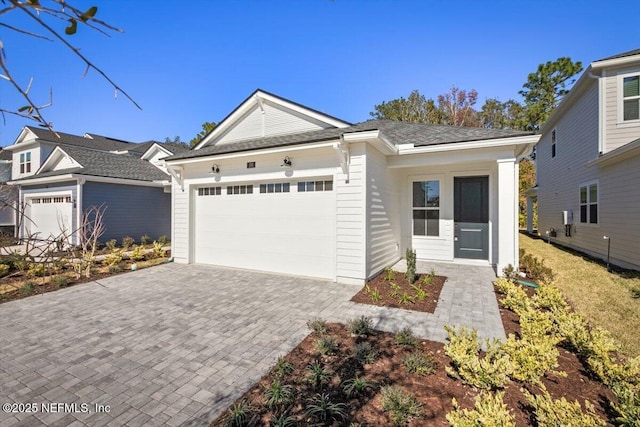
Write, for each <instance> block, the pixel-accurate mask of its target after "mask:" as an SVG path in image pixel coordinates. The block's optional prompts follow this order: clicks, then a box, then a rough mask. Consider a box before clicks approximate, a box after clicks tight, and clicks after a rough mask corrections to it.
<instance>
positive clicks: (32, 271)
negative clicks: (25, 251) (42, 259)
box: [27, 262, 44, 277]
mask: <svg viewBox="0 0 640 427" xmlns="http://www.w3.org/2000/svg"><path fill="white" fill-rule="evenodd" d="M27 276H28V277H42V276H44V264H41V263H35V262H34V263H31V265H29V268H28V269H27Z"/></svg>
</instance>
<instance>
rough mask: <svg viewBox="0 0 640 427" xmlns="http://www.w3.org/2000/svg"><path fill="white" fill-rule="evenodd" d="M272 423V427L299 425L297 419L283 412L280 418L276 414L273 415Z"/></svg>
mask: <svg viewBox="0 0 640 427" xmlns="http://www.w3.org/2000/svg"><path fill="white" fill-rule="evenodd" d="M270 423H271V424H270V426H271V427H292V426H295V425H297V424H298V420H297V419H296V417H292V416H290V415H289V414H288V413H287V412H283V413H282V414H280V415H278V416H276V415H275V414H274V415H272V416H271V420H270Z"/></svg>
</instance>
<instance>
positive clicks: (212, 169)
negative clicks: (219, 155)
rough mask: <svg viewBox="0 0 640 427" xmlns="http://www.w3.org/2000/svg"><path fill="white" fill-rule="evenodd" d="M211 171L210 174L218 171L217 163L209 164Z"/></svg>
mask: <svg viewBox="0 0 640 427" xmlns="http://www.w3.org/2000/svg"><path fill="white" fill-rule="evenodd" d="M211 173H212V174H214V173H220V166H218V165H213V166H211Z"/></svg>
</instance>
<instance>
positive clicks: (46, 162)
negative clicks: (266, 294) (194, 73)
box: [5, 126, 187, 244]
mask: <svg viewBox="0 0 640 427" xmlns="http://www.w3.org/2000/svg"><path fill="white" fill-rule="evenodd" d="M5 150H9V151H11V152H12V153H13V161H12V180H11V181H10V182H9V184H11V185H15V186H17V187H18V188H19V197H18V199H19V202H20V205H21V206H22V207H23V211H24V219H23V220H22V221H20V224H19V226H18V229H19V230H18V231H19V237H20V238H26V237H29V236H31V237H34V238H37V239H50V238H60V236H61V235H63V234H65V235H69V236H71V237H70V240H71V243H74V244H77V243H79V238H78V233H77V230H78V228H79V225H80V224H81V221H82V215H83V212H85V211H86V210H87V209H89V208H90V207H92V206H104V208H105V209H106V210H105V214H104V224H105V233H104V235H103V236H102V237H101V240H102V241H106V240H110V239H118V240H119V239H121V238H122V237H124V236H131V237H133V238H134V239H136V240H138V239H139V238H140V237H141V236H142V235H149V236H150V237H152V238H157V237H159V236H161V235H169V234H170V227H171V225H170V224H171V194H170V190H169V189H170V187H169V175H168V174H167V172H166V168H165V165H164V160H163V159H164V158H165V157H167V156H168V155H171V154H175V153H178V152H180V151H185V150H187V148H186V147H179V146H177V145H175V144H160V143H157V142H155V141H149V142H145V143H141V144H136V143H131V142H127V141H121V140H116V139H113V138H108V137H104V136H100V135H94V134H85V135H83V136H78V135H72V134H67V133H62V132H56V133H54V132H52V131H50V130H46V129H40V128H34V127H30V126H27V127H25V128H23V129H22V131H21V132H20V135H19V136H18V138H17V139H16V141H15V142H14V144H13V145H11V146H9V147H5Z"/></svg>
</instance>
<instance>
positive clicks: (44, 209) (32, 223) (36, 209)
mask: <svg viewBox="0 0 640 427" xmlns="http://www.w3.org/2000/svg"><path fill="white" fill-rule="evenodd" d="M49 199H51V198H50V197H49ZM41 200H42V198H37V199H35V200H30V201H28V203H29V205H30V208H29V215H28V216H29V219H25V228H26V230H27V233H28V234H36V233H37V235H36V238H38V239H48V238H51V237H54V238H58V237H60V236H61V234H62V233H63V232H64V233H65V234H67V235H68V236H70V235H71V233H72V231H73V229H72V228H73V225H72V222H71V220H72V204H71V203H70V202H57V203H54V202H47V203H42V201H41Z"/></svg>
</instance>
